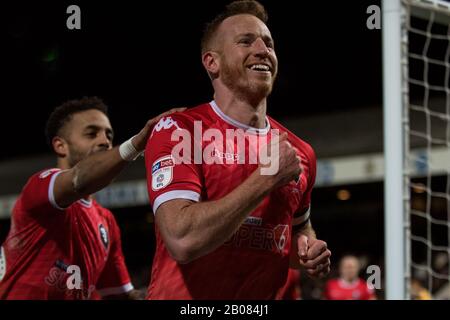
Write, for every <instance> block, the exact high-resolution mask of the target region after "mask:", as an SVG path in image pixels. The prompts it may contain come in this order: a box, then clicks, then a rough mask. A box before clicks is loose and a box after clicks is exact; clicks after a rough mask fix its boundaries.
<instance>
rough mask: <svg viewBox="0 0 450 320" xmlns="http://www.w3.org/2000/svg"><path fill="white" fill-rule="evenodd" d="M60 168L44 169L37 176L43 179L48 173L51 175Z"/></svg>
mask: <svg viewBox="0 0 450 320" xmlns="http://www.w3.org/2000/svg"><path fill="white" fill-rule="evenodd" d="M60 170H61V169H56V168H55V169H49V170H46V171H44V172H42V173H41V174H40V175H39V178H41V179H45V178H47V177H48V176H49V175H51V174H52V173H53V172H57V171H60Z"/></svg>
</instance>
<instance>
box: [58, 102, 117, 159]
mask: <svg viewBox="0 0 450 320" xmlns="http://www.w3.org/2000/svg"><path fill="white" fill-rule="evenodd" d="M65 130H67V131H66V132H67V133H66V135H65V136H67V139H66V141H67V154H66V155H67V161H68V164H69V166H70V167H73V166H74V165H76V164H77V163H78V162H79V161H81V160H83V159H84V158H85V157H86V156H88V155H89V154H92V153H94V152H98V151H102V150H109V149H111V148H112V139H113V130H112V128H111V124H110V122H109V119H108V117H107V116H106V115H105V114H104V113H103V112H101V111H99V110H95V109H92V110H87V111H83V112H78V113H75V114H74V115H73V116H72V119H71V120H70V122H69V123H68V124H67V128H65Z"/></svg>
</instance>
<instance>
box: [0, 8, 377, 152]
mask: <svg viewBox="0 0 450 320" xmlns="http://www.w3.org/2000/svg"><path fill="white" fill-rule="evenodd" d="M228 2H229V1H216V0H214V1H211V0H209V1H206V0H200V1H199V0H197V1H165V2H150V1H146V2H144V1H126V2H125V1H120V2H113V1H89V2H87V1H82V2H80V1H78V2H67V1H58V3H56V2H55V3H51V2H49V1H39V3H38V2H37V1H36V2H34V3H32V2H21V1H17V2H16V3H15V4H14V5H13V6H12V7H11V6H6V5H2V10H1V13H0V16H1V19H2V21H3V22H6V26H5V27H4V30H6V33H4V32H3V36H2V46H1V47H2V51H3V58H2V59H1V65H0V70H1V77H2V78H3V79H2V89H3V90H2V99H1V100H0V101H1V104H0V106H1V111H2V112H1V117H2V126H0V135H1V136H2V137H4V138H3V139H2V142H3V147H2V151H0V160H8V159H14V158H17V157H23V156H28V155H35V154H42V153H46V152H48V151H49V149H48V147H47V146H46V144H45V137H44V125H45V121H46V119H47V117H48V115H49V114H50V112H51V111H52V110H53V108H54V107H56V106H57V105H59V104H60V103H62V102H64V101H65V100H67V99H73V98H80V97H82V96H92V95H96V96H99V97H101V98H103V99H104V101H105V102H106V103H107V104H108V105H109V106H110V116H111V121H112V124H113V127H114V128H115V131H116V143H119V142H120V141H123V140H124V139H126V138H127V137H129V136H130V135H132V134H134V133H136V132H137V131H138V130H140V128H141V127H142V126H143V124H144V123H145V122H146V119H148V118H150V117H153V116H155V115H157V114H158V113H160V112H161V111H164V110H167V109H169V108H171V107H179V106H188V107H189V106H195V105H197V104H200V103H203V102H207V101H209V100H211V98H212V87H211V85H210V82H209V79H208V77H207V75H206V72H205V71H204V70H203V67H202V65H201V60H200V37H201V32H202V29H203V27H204V24H205V23H206V22H207V21H209V20H210V19H211V18H212V17H213V16H214V15H215V14H216V13H217V12H219V11H220V9H221V8H223V7H224V5H225V4H226V3H228ZM261 2H262V3H263V4H264V5H265V6H266V8H267V10H268V12H269V23H268V25H269V28H270V29H271V31H272V36H273V37H274V40H275V49H276V52H277V55H278V60H279V76H278V80H277V82H276V84H275V87H274V91H273V94H272V95H271V97H270V100H269V114H270V115H271V116H273V117H275V118H278V119H283V118H286V117H291V116H298V117H301V116H308V115H311V114H317V113H323V114H325V113H328V112H338V111H339V110H344V109H346V110H349V109H357V108H363V107H369V106H374V105H381V101H382V86H381V84H382V82H381V30H369V29H367V27H366V19H367V18H368V17H369V14H367V13H366V9H367V7H368V6H369V5H372V4H378V5H379V4H380V2H379V1H375V0H372V1H366V0H364V1H361V0H360V1H314V2H313V1H302V2H300V1H295V2H294V1H270V0H268V1H261ZM70 4H78V5H79V6H80V8H81V30H68V29H67V28H66V19H67V17H68V16H69V14H67V13H66V8H67V6H69V5H70ZM294 4H295V5H294ZM6 137H7V139H6Z"/></svg>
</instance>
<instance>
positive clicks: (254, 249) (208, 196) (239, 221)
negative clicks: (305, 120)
mask: <svg viewBox="0 0 450 320" xmlns="http://www.w3.org/2000/svg"><path fill="white" fill-rule="evenodd" d="M266 21H267V14H266V12H265V9H264V8H263V6H262V5H261V4H260V3H258V2H257V1H253V0H244V1H235V2H233V3H231V4H229V5H228V6H227V8H226V10H225V11H224V12H223V13H221V14H220V15H218V16H217V17H216V18H215V19H214V20H213V21H212V22H211V23H210V24H209V25H208V26H207V28H206V31H205V33H204V36H203V39H202V62H203V65H204V67H205V69H206V71H207V72H208V75H209V77H210V78H211V81H212V85H213V88H214V98H215V100H214V101H211V102H210V103H205V104H202V105H200V106H197V107H195V108H192V109H188V110H187V111H185V112H184V113H182V114H176V115H171V116H170V117H165V118H163V119H161V120H160V122H159V123H158V124H157V125H156V126H155V128H154V130H153V132H152V135H151V137H150V139H149V142H148V144H147V151H146V155H145V157H146V167H147V181H148V190H149V196H150V201H151V204H152V206H153V211H154V214H155V221H156V235H157V248H156V254H155V257H154V262H153V269H152V277H151V283H150V286H149V290H148V298H149V299H275V298H279V291H280V288H281V287H282V286H283V285H284V283H285V282H286V277H287V273H288V268H289V265H291V266H293V267H296V268H299V267H304V269H305V272H306V273H307V274H309V275H310V276H313V277H315V276H317V277H320V276H324V275H326V274H327V273H328V272H329V269H330V267H329V266H330V260H329V257H330V254H331V253H330V251H329V250H328V249H327V245H326V243H325V242H324V241H321V240H318V239H317V238H316V236H315V233H314V230H313V229H312V226H311V222H310V219H309V215H310V199H311V190H312V188H313V185H314V180H315V174H316V158H315V155H314V152H313V150H312V148H311V147H310V146H309V145H308V144H307V143H306V142H304V141H302V140H301V139H300V138H298V137H296V136H295V135H294V134H292V133H291V132H289V131H288V130H287V129H286V128H284V127H283V126H282V125H281V124H279V123H278V122H276V121H275V120H274V119H272V118H270V117H268V116H266V109H267V97H268V95H269V94H270V92H271V90H272V86H273V83H274V80H275V77H276V74H277V66H278V62H277V57H276V55H275V49H274V42H273V39H272V36H271V33H270V31H269V29H268V28H267V26H266V24H265V23H266ZM275 130H278V131H279V132H280V135H279V136H278V135H277V134H276V133H275V132H274V131H275ZM230 132H234V133H236V136H239V135H240V133H239V132H241V133H242V132H244V138H245V142H249V141H255V140H257V141H260V140H262V141H264V140H267V143H266V144H264V143H261V144H259V142H258V143H256V144H255V143H254V142H250V143H244V144H245V147H242V145H241V146H240V147H241V149H240V150H239V151H238V152H236V151H234V152H233V151H231V152H229V151H227V150H229V149H230V148H228V147H230V146H231V147H232V148H231V149H230V150H236V148H237V149H239V143H238V142H236V140H238V139H235V138H227V139H225V141H223V142H222V141H221V138H224V137H226V136H227V135H229V133H230ZM272 133H273V134H272ZM189 137H190V139H191V140H189V143H182V142H183V141H184V142H186V139H188V138H189ZM199 137H201V138H200V139H199ZM255 137H256V138H255ZM180 140H182V141H181V142H180ZM200 140H201V141H200ZM277 140H278V141H277ZM180 144H181V145H180ZM225 146H227V148H225ZM255 146H256V147H255ZM277 146H278V147H279V148H277ZM189 147H192V148H191V149H189ZM242 148H245V152H242V151H243V150H242ZM254 148H256V151H257V153H258V154H264V152H261V151H262V150H263V149H265V148H266V150H275V151H273V152H271V153H270V157H271V159H272V160H274V159H275V160H274V162H270V163H271V167H272V164H274V163H275V162H276V164H278V170H277V171H276V172H273V174H267V173H268V172H267V171H265V170H267V169H269V167H268V163H267V162H264V161H258V162H256V163H255V162H252V161H248V159H250V158H251V155H252V154H254V153H255V149H254ZM150 149H151V152H148V151H149V150H150ZM199 150H200V152H199ZM243 155H244V156H245V155H250V156H249V157H248V158H246V157H244V158H245V159H243V157H242V156H243ZM199 156H200V159H199ZM259 159H260V158H259ZM180 160H181V161H180ZM243 160H244V161H243ZM260 160H261V159H260Z"/></svg>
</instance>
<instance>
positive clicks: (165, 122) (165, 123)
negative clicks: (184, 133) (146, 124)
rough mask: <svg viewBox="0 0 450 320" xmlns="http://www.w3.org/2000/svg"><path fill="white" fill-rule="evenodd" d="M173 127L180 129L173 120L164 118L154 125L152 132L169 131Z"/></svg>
mask: <svg viewBox="0 0 450 320" xmlns="http://www.w3.org/2000/svg"><path fill="white" fill-rule="evenodd" d="M173 126H175V127H177V129H180V127H179V126H178V123H177V122H176V121H175V120H173V119H172V118H171V117H164V118H162V119H161V120H159V122H158V123H157V124H156V125H155V128H154V130H155V131H156V132H159V131H161V130H162V129H166V130H167V129H170V128H172V127H173Z"/></svg>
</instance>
